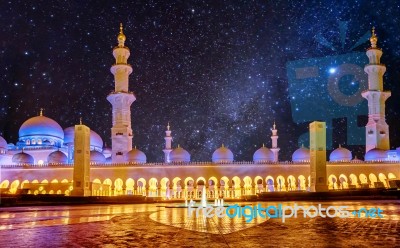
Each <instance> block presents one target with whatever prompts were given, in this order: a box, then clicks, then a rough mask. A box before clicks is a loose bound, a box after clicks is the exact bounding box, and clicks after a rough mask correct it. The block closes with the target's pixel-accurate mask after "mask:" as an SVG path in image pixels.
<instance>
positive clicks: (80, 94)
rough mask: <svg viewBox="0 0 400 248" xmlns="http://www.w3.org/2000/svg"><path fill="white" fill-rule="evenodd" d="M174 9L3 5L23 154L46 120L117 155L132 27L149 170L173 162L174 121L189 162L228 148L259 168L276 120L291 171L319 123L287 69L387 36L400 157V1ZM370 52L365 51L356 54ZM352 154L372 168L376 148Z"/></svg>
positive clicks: (8, 135)
mask: <svg viewBox="0 0 400 248" xmlns="http://www.w3.org/2000/svg"><path fill="white" fill-rule="evenodd" d="M166 2H167V1H126V2H124V1H109V2H106V1H10V2H7V1H2V2H1V3H0V23H1V24H2V25H1V27H0V41H1V47H0V77H1V82H0V111H1V112H0V135H2V136H4V138H5V139H6V140H7V141H8V142H12V143H15V142H16V141H17V139H18V129H19V127H20V126H21V124H22V123H23V122H24V121H25V120H27V119H28V118H30V117H33V116H36V115H38V113H39V109H40V108H44V109H45V110H44V115H45V116H48V117H50V118H52V119H54V120H55V121H57V122H58V123H59V124H60V125H61V126H62V127H63V128H66V127H69V126H72V125H74V124H76V123H78V122H79V117H81V116H82V117H83V122H84V123H85V124H86V125H88V126H89V127H90V128H91V129H93V130H94V131H96V132H97V133H99V134H100V135H101V136H102V138H103V139H104V141H105V142H106V143H107V144H108V145H110V144H111V142H110V138H109V137H110V129H111V104H110V103H109V102H108V101H107V100H106V96H107V94H108V93H109V92H111V91H112V90H113V89H114V86H113V75H112V74H111V73H110V67H111V65H112V64H113V63H114V58H113V56H112V48H113V47H114V46H116V45H117V40H116V38H117V34H118V31H119V23H120V22H122V23H123V24H124V27H125V28H124V33H125V34H126V36H127V41H126V43H125V45H126V46H128V47H129V48H130V50H131V57H130V58H129V63H130V64H131V65H132V67H133V73H132V74H131V76H130V90H132V91H134V92H135V95H136V98H137V100H136V101H135V102H134V103H133V104H132V108H131V110H132V128H133V131H134V145H136V146H137V147H138V148H139V149H141V150H142V151H144V152H145V153H146V155H147V158H148V161H150V162H156V161H162V160H163V152H162V148H163V146H164V136H165V132H164V131H165V129H166V125H167V123H168V121H170V122H171V129H172V135H173V137H174V140H173V146H174V147H176V146H177V145H178V144H180V145H181V146H182V147H184V148H185V149H186V150H188V151H189V152H190V153H191V155H192V161H210V160H211V154H212V152H213V151H214V150H215V149H216V148H217V147H219V146H221V144H222V143H224V144H225V146H227V147H229V148H230V149H231V150H232V152H233V153H234V155H235V160H239V161H241V160H246V161H249V160H252V155H253V153H254V151H255V150H256V149H257V148H259V147H260V146H261V145H262V143H265V144H266V145H267V146H268V147H270V144H271V140H270V135H271V132H270V127H271V126H272V124H273V121H274V120H275V121H276V124H277V127H278V133H279V140H278V144H279V146H280V147H281V152H280V160H290V157H291V154H292V153H293V151H294V150H295V149H297V148H298V145H299V144H298V137H299V135H300V134H302V133H304V132H305V131H307V127H308V123H301V124H296V123H295V122H294V121H293V119H292V113H291V111H292V110H291V97H292V96H290V95H289V91H288V77H287V68H286V65H287V63H288V62H289V61H296V60H300V59H310V58H321V57H326V56H336V55H340V54H344V53H346V52H347V51H349V47H351V46H352V45H353V44H354V43H356V41H357V40H358V39H359V38H360V37H362V36H363V35H364V34H365V33H366V32H368V31H369V30H370V29H371V27H372V26H376V30H377V35H378V37H379V41H378V46H379V47H381V48H382V49H383V52H384V55H383V57H382V63H384V64H385V65H386V66H387V73H386V74H385V78H384V82H385V84H384V88H385V89H386V90H391V91H392V96H391V97H390V98H389V100H388V101H387V107H386V116H387V122H388V124H389V125H390V136H391V147H392V148H395V147H398V146H400V130H398V128H397V127H398V126H399V124H400V118H399V115H400V110H399V106H400V105H399V103H400V92H399V86H398V84H399V71H400V25H399V23H400V22H399V18H400V1H390V0H381V1H369V0H366V1H362V0H360V1H351V0H350V1H348V0H343V1H322V0H321V1H311V0H310V1H298V0H293V1H230V0H229V1H190V0H185V1H171V3H166ZM343 22H346V23H347V27H348V29H347V32H346V36H341V33H340V23H343ZM321 37H323V38H321ZM343 38H345V39H344V40H343ZM324 40H325V42H324ZM343 42H344V43H343ZM327 43H330V45H329V44H327ZM342 44H344V45H345V46H342ZM332 47H337V48H339V49H332ZM368 47H369V42H368V40H365V42H363V43H362V44H360V45H359V46H357V47H355V48H354V49H352V51H353V52H364V51H365V50H366V49H367V48H368ZM319 93H320V92H315V97H318V94H319ZM315 104H316V106H317V105H318V102H317V101H316V102H315ZM300 111H301V110H300ZM304 111H310V110H304ZM326 111H329V109H326ZM366 114H367V113H365V115H366ZM343 121H344V120H343V119H339V120H334V123H333V125H334V127H335V128H336V129H335V130H334V135H335V136H334V138H333V144H334V146H336V147H337V145H338V143H340V142H342V141H343V140H345V136H346V132H345V131H346V130H345V128H343V127H342V125H340V123H341V122H343ZM347 121H349V120H347ZM365 123H366V118H365V116H364V118H363V116H360V121H359V125H360V126H364V125H365ZM344 145H345V144H344ZM345 146H346V145H345ZM347 147H348V146H347ZM350 149H351V150H352V151H353V155H358V157H362V156H363V153H362V151H363V150H364V147H350Z"/></svg>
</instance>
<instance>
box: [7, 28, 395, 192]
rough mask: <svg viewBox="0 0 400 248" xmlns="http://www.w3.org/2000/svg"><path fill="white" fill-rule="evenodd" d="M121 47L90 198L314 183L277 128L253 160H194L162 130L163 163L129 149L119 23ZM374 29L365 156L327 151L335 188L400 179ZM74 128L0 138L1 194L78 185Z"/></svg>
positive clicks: (95, 138)
mask: <svg viewBox="0 0 400 248" xmlns="http://www.w3.org/2000/svg"><path fill="white" fill-rule="evenodd" d="M117 40H118V45H117V46H116V47H115V48H114V49H113V56H114V58H115V64H114V65H112V67H111V72H112V73H113V74H114V81H115V89H114V91H113V92H112V93H111V94H109V95H108V96H107V100H108V101H109V102H110V103H111V105H112V128H111V139H112V148H111V149H110V148H104V143H103V140H102V138H101V137H100V136H99V135H98V134H97V133H96V132H94V131H92V130H91V133H90V150H91V152H90V160H91V169H90V171H91V191H92V195H125V194H128V195H132V194H134V195H145V196H153V197H163V198H187V197H198V196H199V195H200V193H201V192H202V191H203V190H206V193H207V196H208V197H217V196H223V197H231V198H237V197H241V196H243V195H254V194H256V193H259V192H271V191H307V190H308V189H309V186H310V176H309V175H310V151H309V149H307V148H306V147H304V146H303V147H300V148H299V149H297V150H296V151H295V152H294V153H293V155H292V161H291V162H281V161H279V151H280V148H279V147H278V130H277V128H276V125H275V123H274V124H273V127H272V129H271V131H272V133H271V143H272V146H271V148H267V147H265V146H264V145H263V146H262V147H260V148H259V149H258V150H256V151H255V152H254V155H253V161H251V162H238V161H235V160H234V154H233V152H232V151H231V150H230V149H229V148H228V147H226V146H224V145H222V146H221V147H219V148H218V149H216V150H215V152H214V153H213V154H212V157H211V162H191V161H190V153H189V152H188V151H186V150H185V149H184V148H182V147H180V146H179V145H178V146H177V147H176V148H173V147H172V131H171V127H170V125H169V124H168V126H167V130H166V131H165V133H166V134H165V138H164V139H165V148H164V149H163V150H162V151H160V153H161V152H164V157H165V160H164V162H163V163H149V162H147V158H146V155H145V153H143V152H142V151H140V150H139V149H136V148H133V147H132V139H133V131H132V127H131V112H130V111H131V110H130V109H131V104H132V103H133V102H134V101H135V100H136V97H135V95H134V94H133V93H132V92H130V91H129V75H130V74H131V73H132V67H131V66H130V65H129V64H128V58H129V56H130V50H129V48H128V47H126V46H125V41H126V37H125V35H124V33H123V29H122V24H121V27H120V33H119V34H118V38H117ZM377 40H378V39H377V36H376V35H375V32H374V29H373V31H372V37H371V38H370V42H371V47H370V48H369V49H368V50H367V56H368V58H369V64H367V65H366V66H365V72H366V73H367V74H368V86H369V87H368V90H367V91H365V92H363V93H362V96H363V97H364V98H366V99H367V100H368V123H367V125H366V154H365V158H364V161H362V160H360V159H357V158H353V156H352V153H351V151H349V150H348V149H346V148H344V147H341V146H339V147H338V148H337V149H335V150H334V151H332V152H331V154H330V155H329V162H328V163H327V174H328V182H327V183H328V185H329V188H330V189H332V190H342V189H355V188H371V187H386V188H388V187H391V186H393V184H392V183H391V181H394V180H396V179H399V178H400V161H399V160H400V159H399V158H400V149H397V150H389V142H390V139H389V127H388V125H387V123H386V121H385V101H386V99H387V98H388V97H390V92H388V91H384V90H383V74H384V73H385V70H386V67H385V66H384V65H383V64H381V63H380V58H381V56H382V51H381V49H379V48H378V47H377ZM73 157H74V127H67V128H65V129H63V128H62V127H61V126H60V125H59V124H58V123H57V122H56V121H55V120H53V119H51V118H48V117H46V116H45V115H44V113H43V110H41V111H40V113H39V115H38V116H35V117H32V118H30V119H28V120H27V121H25V122H24V123H23V124H22V126H21V127H20V129H19V139H18V142H17V143H16V144H11V143H9V144H8V143H7V142H6V140H5V139H4V138H2V137H1V136H0V165H1V167H0V169H1V174H0V176H1V177H0V189H1V191H2V192H8V193H18V192H21V191H22V192H25V193H29V194H66V195H69V194H70V192H71V190H73V186H72V185H73V184H72V171H73V161H74V160H73Z"/></svg>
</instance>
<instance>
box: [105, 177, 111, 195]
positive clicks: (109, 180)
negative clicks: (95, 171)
mask: <svg viewBox="0 0 400 248" xmlns="http://www.w3.org/2000/svg"><path fill="white" fill-rule="evenodd" d="M103 184H105V185H108V188H107V190H106V191H105V192H104V195H108V196H111V186H112V181H111V179H110V178H106V179H105V180H104V181H103Z"/></svg>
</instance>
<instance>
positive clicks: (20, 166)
mask: <svg viewBox="0 0 400 248" xmlns="http://www.w3.org/2000/svg"><path fill="white" fill-rule="evenodd" d="M309 164H310V163H309V162H293V161H285V162H269V163H255V162H253V161H234V162H230V163H213V162H209V161H206V162H182V163H164V162H161V163H132V162H130V163H128V162H127V163H90V166H91V167H129V166H134V167H157V166H166V167H181V166H219V167H221V166H222V167H228V166H241V165H251V166H260V167H262V166H278V165H281V166H286V165H293V166H306V165H309ZM349 164H400V161H382V160H377V161H337V162H327V165H328V166H329V165H349ZM73 166H74V164H73V163H67V164H64V163H60V164H53V163H52V164H41V165H39V164H7V165H0V168H44V167H53V168H61V167H73Z"/></svg>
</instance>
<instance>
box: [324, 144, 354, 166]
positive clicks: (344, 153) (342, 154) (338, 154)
mask: <svg viewBox="0 0 400 248" xmlns="http://www.w3.org/2000/svg"><path fill="white" fill-rule="evenodd" d="M352 157H353V155H352V154H351V151H349V150H348V149H346V148H343V147H341V146H340V145H339V147H338V148H336V149H335V150H333V151H332V152H331V154H330V155H329V161H331V162H340V161H350V160H351V159H352Z"/></svg>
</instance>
